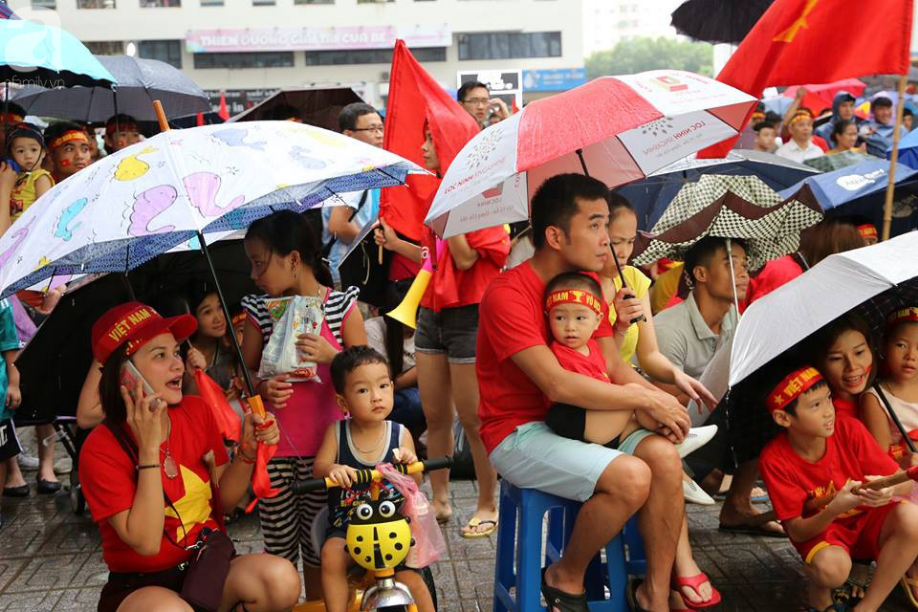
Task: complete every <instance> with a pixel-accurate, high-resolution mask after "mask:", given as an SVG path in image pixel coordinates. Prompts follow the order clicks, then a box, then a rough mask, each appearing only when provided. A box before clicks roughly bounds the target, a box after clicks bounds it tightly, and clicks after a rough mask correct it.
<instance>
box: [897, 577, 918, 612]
mask: <svg viewBox="0 0 918 612" xmlns="http://www.w3.org/2000/svg"><path fill="white" fill-rule="evenodd" d="M899 584H901V585H902V590H903V591H905V596H906V597H908V600H909V602H910V603H911V604H912V609H914V610H918V600H916V599H915V593H914V592H912V587H916V586H918V580H915V579H914V578H909V577H908V576H902V580H900V581H899Z"/></svg>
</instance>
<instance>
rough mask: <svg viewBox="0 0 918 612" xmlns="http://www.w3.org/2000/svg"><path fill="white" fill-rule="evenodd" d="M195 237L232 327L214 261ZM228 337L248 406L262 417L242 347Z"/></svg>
mask: <svg viewBox="0 0 918 612" xmlns="http://www.w3.org/2000/svg"><path fill="white" fill-rule="evenodd" d="M197 236H198V242H199V243H200V244H201V252H202V253H204V258H205V259H207V267H208V269H209V270H210V275H211V276H213V278H214V288H215V289H216V290H217V296H218V297H219V298H220V306H221V307H222V308H223V316H224V317H226V323H227V325H232V321H233V317H232V315H230V311H229V306H227V304H226V299H225V298H224V297H223V289H222V288H221V287H220V279H219V277H217V269H216V268H215V267H214V260H213V259H212V258H211V256H210V249H208V248H207V241H206V240H204V234H202V233H201V232H200V231H198V232H197ZM229 336H230V339H231V340H232V341H233V349H235V351H236V357H237V358H238V359H239V364H240V365H241V370H242V378H243V380H244V381H245V388H246V391H247V392H248V395H249V397H248V400H249V404H250V405H251V406H252V411H253V412H255V413H256V414H260V415H261V416H264V415H265V409H264V405H263V404H262V401H261V397H259V395H258V390H257V389H256V388H255V385H254V384H252V375H251V374H249V369H248V368H247V367H245V359H244V358H243V356H242V347H241V346H240V345H239V338H237V337H236V333H235V332H232V333H230V334H229ZM259 408H260V410H259Z"/></svg>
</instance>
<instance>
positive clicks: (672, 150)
mask: <svg viewBox="0 0 918 612" xmlns="http://www.w3.org/2000/svg"><path fill="white" fill-rule="evenodd" d="M755 102H756V100H755V99H754V98H752V97H751V96H749V95H747V94H745V93H743V92H742V91H739V90H737V89H734V88H732V87H730V86H729V85H725V84H723V83H720V82H718V81H715V80H713V79H710V78H707V77H703V76H699V75H697V74H692V73H690V72H681V71H677V70H655V71H651V72H643V73H640V74H636V75H629V76H618V77H602V78H599V79H595V80H593V81H590V82H589V83H586V84H585V85H581V86H580V87H577V88H575V89H572V90H570V91H567V92H564V93H562V94H558V95H556V96H552V97H550V98H544V99H542V100H538V101H536V102H532V103H531V104H529V105H528V106H526V107H525V108H524V109H523V110H522V111H521V112H519V113H516V114H515V115H513V116H512V117H510V118H509V119H507V120H505V121H502V122H500V123H498V124H496V125H493V126H491V127H489V128H487V129H485V130H484V131H482V132H481V133H479V134H478V135H477V136H475V138H473V139H472V140H471V141H469V143H468V144H466V145H465V147H463V149H462V150H461V151H460V152H459V154H458V155H457V156H456V158H455V160H454V161H453V163H452V165H450V167H449V170H448V171H447V173H446V176H444V178H443V182H442V183H441V185H440V188H439V189H438V191H437V195H436V198H435V199H434V202H433V204H432V205H431V208H430V212H429V213H428V215H427V218H426V219H425V223H426V224H427V225H429V226H430V227H432V228H433V229H434V230H435V231H436V232H437V233H438V234H440V235H441V236H442V237H444V238H447V237H449V236H455V235H457V234H461V233H465V232H469V231H473V230H476V229H482V228H486V227H494V226H496V225H501V224H503V223H511V222H514V221H521V220H524V219H527V218H528V217H529V197H530V196H531V194H532V193H533V192H534V191H535V190H536V188H538V187H539V185H541V184H542V182H543V181H544V180H545V179H546V178H548V177H550V176H554V175H556V174H560V173H563V172H587V171H588V172H589V174H590V175H592V176H595V177H597V178H599V179H600V180H602V181H604V182H605V183H606V184H607V185H609V186H610V187H615V186H618V185H622V184H624V183H627V182H629V181H634V180H637V179H640V178H643V177H645V176H646V175H648V174H650V173H652V172H654V171H656V170H659V169H660V168H662V167H664V166H666V165H668V164H671V163H672V162H675V161H677V160H679V159H682V158H684V157H687V156H689V155H691V154H692V153H695V152H697V151H699V150H701V149H703V148H705V147H707V146H709V145H711V144H714V143H717V142H721V141H723V140H726V139H727V138H730V137H732V136H735V135H736V133H737V130H738V129H739V128H740V127H741V126H742V124H743V120H744V119H745V117H746V114H747V112H748V111H749V109H750V107H751V106H752V105H753V104H755Z"/></svg>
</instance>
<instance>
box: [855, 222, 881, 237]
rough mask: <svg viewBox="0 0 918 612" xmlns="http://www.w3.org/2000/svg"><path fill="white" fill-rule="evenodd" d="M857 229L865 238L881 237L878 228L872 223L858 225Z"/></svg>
mask: <svg viewBox="0 0 918 612" xmlns="http://www.w3.org/2000/svg"><path fill="white" fill-rule="evenodd" d="M857 231H858V232H859V233H860V234H861V238H863V239H864V240H867V239H868V238H879V234H877V228H876V226H875V225H873V224H872V223H865V224H863V225H858V226H857Z"/></svg>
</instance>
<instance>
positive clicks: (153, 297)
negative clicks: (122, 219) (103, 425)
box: [16, 240, 257, 421]
mask: <svg viewBox="0 0 918 612" xmlns="http://www.w3.org/2000/svg"><path fill="white" fill-rule="evenodd" d="M208 251H209V252H210V254H211V257H212V259H213V261H214V269H215V270H216V273H217V275H218V277H219V279H220V285H221V289H222V290H223V295H224V297H225V299H226V300H227V301H228V304H229V305H232V304H238V303H239V301H240V300H241V299H242V297H243V296H244V295H246V294H249V293H255V292H257V288H256V287H255V285H254V284H253V283H252V281H251V280H250V279H249V277H248V271H249V265H250V264H249V261H248V259H247V258H246V256H245V252H244V251H243V248H242V241H241V240H227V241H221V242H217V243H215V244H212V245H208ZM212 279H213V277H212V275H211V273H210V270H209V268H208V265H207V260H206V258H205V257H204V255H202V254H201V252H200V251H199V250H193V251H187V252H182V253H166V254H165V255H161V256H159V257H157V258H155V259H153V260H152V261H150V262H147V263H146V264H144V265H143V266H140V267H139V268H136V269H134V270H132V271H131V272H130V273H129V274H106V275H103V276H101V277H93V278H87V279H85V280H83V281H78V283H77V285H78V286H77V287H76V288H73V289H71V290H69V291H68V292H67V294H66V295H64V297H63V298H61V301H60V303H59V304H58V305H57V307H56V308H55V309H54V310H53V311H52V312H51V314H50V315H49V316H48V318H47V319H46V320H45V321H44V322H43V323H42V324H41V326H40V327H39V328H38V331H37V332H36V334H35V336H34V337H33V338H32V339H31V340H30V341H29V343H28V345H26V347H25V349H23V351H22V353H21V354H20V355H19V358H18V359H17V360H16V366H17V368H19V371H20V377H21V384H22V394H23V404H22V407H21V408H20V409H19V410H18V411H17V413H16V418H17V419H29V420H47V421H51V420H53V418H54V417H55V416H73V415H75V414H76V406H77V400H78V398H79V395H80V390H81V389H82V387H83V380H84V379H85V378H86V373H87V372H88V371H89V367H90V365H91V364H92V349H91V342H90V337H91V330H92V326H93V323H95V322H96V320H97V319H98V318H99V317H100V316H101V315H102V314H103V313H105V311H106V310H108V309H109V308H112V307H114V306H117V305H118V304H123V303H124V302H126V301H129V300H133V299H138V300H140V301H142V302H147V303H149V302H153V303H156V302H159V301H161V300H162V299H163V298H167V297H171V296H181V295H183V294H185V293H186V292H187V291H188V290H189V287H190V285H191V283H193V282H195V281H197V282H200V283H202V284H204V285H206V286H212V285H211V284H212V283H213V280H212ZM214 291H216V288H214Z"/></svg>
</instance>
